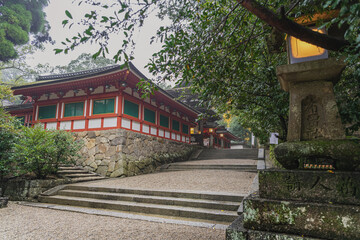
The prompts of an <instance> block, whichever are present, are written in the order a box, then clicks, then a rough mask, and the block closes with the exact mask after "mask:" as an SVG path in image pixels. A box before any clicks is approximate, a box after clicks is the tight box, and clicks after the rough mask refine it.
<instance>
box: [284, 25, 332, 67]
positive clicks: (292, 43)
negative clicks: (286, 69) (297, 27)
mask: <svg viewBox="0 0 360 240" xmlns="http://www.w3.org/2000/svg"><path fill="white" fill-rule="evenodd" d="M312 30H313V31H315V32H319V33H322V34H325V33H326V32H325V29H324V28H322V29H316V28H315V29H312ZM287 45H288V58H289V63H290V64H293V63H300V62H308V61H313V60H318V59H326V58H328V51H327V50H326V49H324V48H321V47H318V46H316V45H313V44H310V43H307V42H304V41H301V40H300V39H297V38H295V37H293V36H288V37H287Z"/></svg>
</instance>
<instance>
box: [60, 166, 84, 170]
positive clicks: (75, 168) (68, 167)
mask: <svg viewBox="0 0 360 240" xmlns="http://www.w3.org/2000/svg"><path fill="white" fill-rule="evenodd" d="M62 170H83V168H81V167H76V166H65V167H59V171H62Z"/></svg>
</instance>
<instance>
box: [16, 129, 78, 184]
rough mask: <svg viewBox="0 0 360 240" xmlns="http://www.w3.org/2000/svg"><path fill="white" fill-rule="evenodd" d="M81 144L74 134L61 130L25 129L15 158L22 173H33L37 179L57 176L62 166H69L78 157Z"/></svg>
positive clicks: (18, 143)
mask: <svg viewBox="0 0 360 240" xmlns="http://www.w3.org/2000/svg"><path fill="white" fill-rule="evenodd" d="M79 149H80V144H79V143H77V142H75V141H74V140H73V137H72V134H71V133H69V132H65V131H61V130H50V131H49V130H46V129H44V128H43V126H41V125H36V126H34V127H33V128H23V131H22V132H21V135H20V138H19V141H18V142H17V143H16V144H15V156H16V157H17V160H18V162H19V164H20V167H21V169H22V173H28V172H33V173H34V174H35V175H36V177H37V178H46V177H47V176H48V175H50V174H56V172H57V171H58V168H59V165H60V164H69V163H73V161H74V160H75V159H76V158H77V157H78V154H77V152H78V150H79Z"/></svg>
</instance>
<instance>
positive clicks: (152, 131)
mask: <svg viewBox="0 0 360 240" xmlns="http://www.w3.org/2000/svg"><path fill="white" fill-rule="evenodd" d="M156 130H157V129H156V127H151V134H152V135H156V133H157V131H156Z"/></svg>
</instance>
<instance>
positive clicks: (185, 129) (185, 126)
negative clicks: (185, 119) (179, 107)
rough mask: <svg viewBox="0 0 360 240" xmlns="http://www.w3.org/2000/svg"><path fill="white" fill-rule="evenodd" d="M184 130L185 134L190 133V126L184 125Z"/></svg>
mask: <svg viewBox="0 0 360 240" xmlns="http://www.w3.org/2000/svg"><path fill="white" fill-rule="evenodd" d="M182 132H183V133H185V134H189V126H188V125H186V124H183V125H182Z"/></svg>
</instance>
